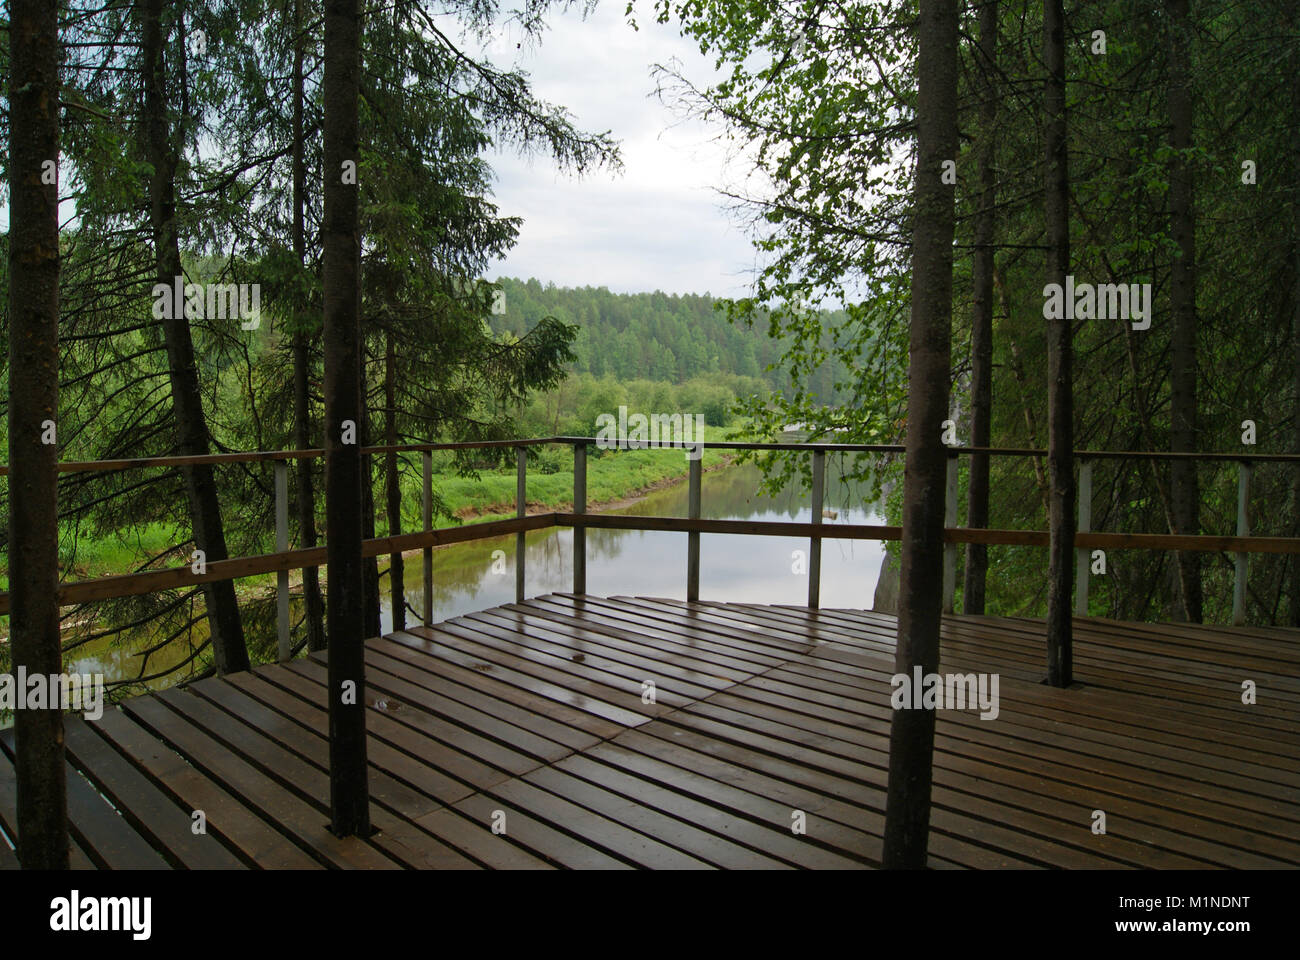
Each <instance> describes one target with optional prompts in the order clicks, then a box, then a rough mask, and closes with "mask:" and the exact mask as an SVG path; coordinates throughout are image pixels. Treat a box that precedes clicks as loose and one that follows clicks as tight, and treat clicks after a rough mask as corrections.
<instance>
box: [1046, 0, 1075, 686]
mask: <svg viewBox="0 0 1300 960" xmlns="http://www.w3.org/2000/svg"><path fill="white" fill-rule="evenodd" d="M1043 63H1044V65H1045V66H1046V67H1047V83H1046V85H1045V89H1044V91H1043V120H1044V138H1043V139H1044V147H1045V152H1046V157H1045V159H1046V164H1045V167H1044V169H1045V180H1044V184H1043V188H1044V189H1043V192H1044V203H1043V208H1044V216H1045V221H1046V225H1047V282H1048V283H1057V284H1060V285H1061V288H1062V289H1064V288H1065V276H1066V274H1067V273H1069V271H1070V178H1069V165H1068V154H1067V143H1066V118H1065V11H1064V8H1063V5H1062V0H1043ZM1060 312H1061V314H1062V315H1061V316H1060V317H1058V318H1056V319H1048V320H1047V321H1046V322H1047V483H1048V510H1047V514H1048V516H1047V524H1048V532H1049V537H1048V539H1049V546H1048V552H1049V553H1050V557H1049V559H1048V572H1047V576H1048V587H1047V680H1048V682H1049V683H1050V684H1052V685H1053V686H1056V687H1064V686H1069V684H1070V683H1071V681H1072V680H1073V676H1074V654H1073V649H1072V647H1073V623H1072V621H1071V619H1070V617H1071V610H1070V600H1071V587H1072V586H1073V582H1074V576H1073V574H1074V458H1073V456H1072V452H1073V448H1074V398H1073V389H1074V384H1073V373H1072V368H1073V364H1074V356H1073V354H1074V345H1073V342H1072V340H1073V330H1072V329H1071V323H1072V321H1070V320H1067V319H1066V318H1065V316H1064V314H1065V311H1060Z"/></svg>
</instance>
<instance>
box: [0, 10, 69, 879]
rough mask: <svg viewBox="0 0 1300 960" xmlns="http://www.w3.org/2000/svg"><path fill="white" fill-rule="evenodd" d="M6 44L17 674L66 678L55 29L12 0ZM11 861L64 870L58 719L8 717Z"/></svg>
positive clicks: (55, 713)
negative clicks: (13, 828) (13, 781)
mask: <svg viewBox="0 0 1300 960" xmlns="http://www.w3.org/2000/svg"><path fill="white" fill-rule="evenodd" d="M9 39H10V52H11V63H10V67H11V73H10V76H9V477H8V481H9V591H10V604H11V607H10V609H11V611H12V612H11V614H10V620H9V626H10V637H9V640H10V650H11V653H12V656H13V669H14V671H15V673H16V672H17V671H18V670H25V671H27V673H28V674H29V675H37V674H39V675H41V676H50V675H57V674H61V673H62V672H63V648H62V643H61V637H60V635H59V601H58V584H59V517H58V459H59V454H58V445H57V443H55V442H53V441H55V440H56V439H57V437H56V436H54V435H52V434H51V433H50V430H51V429H52V427H53V425H54V424H55V423H57V420H58V412H59V185H58V176H57V171H56V169H55V167H54V166H53V165H55V164H57V163H58V158H59V56H60V51H59V28H58V17H57V7H56V5H55V4H52V3H48V2H47V0H13V3H12V6H11V7H10V21H9ZM14 737H15V741H16V753H17V757H16V761H17V762H16V764H15V766H16V770H17V780H18V796H17V815H18V816H17V819H18V859H19V861H20V862H21V863H22V865H23V867H24V869H27V870H66V869H68V792H67V790H68V788H67V777H66V773H65V770H66V767H65V766H64V762H65V756H64V754H65V751H64V744H63V712H62V710H61V709H59V708H58V707H57V706H55V707H54V708H53V709H44V710H39V709H30V710H16V711H15V712H14Z"/></svg>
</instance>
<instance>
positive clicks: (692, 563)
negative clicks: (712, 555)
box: [686, 451, 703, 601]
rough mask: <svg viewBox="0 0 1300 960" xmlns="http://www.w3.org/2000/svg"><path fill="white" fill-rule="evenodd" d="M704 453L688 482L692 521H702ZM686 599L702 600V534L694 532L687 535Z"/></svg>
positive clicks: (689, 517) (693, 466) (688, 507)
mask: <svg viewBox="0 0 1300 960" xmlns="http://www.w3.org/2000/svg"><path fill="white" fill-rule="evenodd" d="M702 460H703V451H701V455H700V457H697V458H696V459H694V460H692V461H691V466H690V474H689V478H688V480H687V486H688V491H687V504H686V516H687V519H690V520H698V519H700V474H701V472H702V471H701V467H700V464H701V461H702ZM686 599H687V600H690V601H695V600H698V599H700V534H699V531H696V530H692V531H690V532H689V533H687V534H686Z"/></svg>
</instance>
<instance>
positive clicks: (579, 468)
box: [573, 443, 587, 595]
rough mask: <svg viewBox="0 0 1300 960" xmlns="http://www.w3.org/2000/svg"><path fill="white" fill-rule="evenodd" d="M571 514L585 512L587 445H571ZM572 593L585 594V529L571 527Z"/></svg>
mask: <svg viewBox="0 0 1300 960" xmlns="http://www.w3.org/2000/svg"><path fill="white" fill-rule="evenodd" d="M573 512H574V513H576V514H578V515H579V516H581V515H582V514H585V513H586V512H587V445H586V444H585V443H575V444H574V445H573ZM573 592H574V593H576V594H579V595H581V594H584V593H586V592H587V528H586V527H584V526H583V525H582V524H580V523H575V524H574V525H573Z"/></svg>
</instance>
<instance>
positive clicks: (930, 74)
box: [883, 0, 958, 869]
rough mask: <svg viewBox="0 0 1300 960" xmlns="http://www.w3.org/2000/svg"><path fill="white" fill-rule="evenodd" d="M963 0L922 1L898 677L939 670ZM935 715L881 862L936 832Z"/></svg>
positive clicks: (906, 780) (901, 769) (899, 763)
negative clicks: (952, 178)
mask: <svg viewBox="0 0 1300 960" xmlns="http://www.w3.org/2000/svg"><path fill="white" fill-rule="evenodd" d="M957 20H958V16H957V0H921V4H920V17H919V22H918V28H917V29H918V42H919V51H918V58H917V77H918V82H919V88H918V94H917V105H916V122H917V136H916V139H917V169H916V188H915V210H914V211H913V218H914V222H913V240H912V322H911V331H910V341H909V368H908V390H907V462H906V469H905V473H904V483H903V549H902V566H901V587H900V590H899V603H898V646H897V649H896V652H895V661H894V662H895V670H896V672H898V673H900V674H904V675H906V676H907V677H909V678H910V677H911V676H912V673H913V668H914V667H920V668H921V670H922V672H923V673H933V672H935V671H936V670H937V669H938V666H939V627H940V623H941V619H942V618H941V609H940V603H939V596H940V593H941V591H942V586H943V512H944V489H945V485H946V478H947V469H948V468H947V452H946V450H945V448H944V445H943V442H942V424H943V421H944V420H945V419H947V417H948V389H949V380H950V376H951V374H950V359H951V338H952V241H953V232H954V217H953V199H954V194H955V190H954V188H953V187H952V185H950V184H945V183H943V179H942V177H943V164H944V162H945V161H950V160H955V159H956V156H957ZM933 753H934V711H933V710H926V709H898V710H895V711H894V715H893V719H892V721H891V723H890V728H889V797H888V804H887V809H886V815H885V838H884V852H883V857H884V865H885V866H886V867H887V868H894V869H919V868H922V867H924V866H925V863H926V847H927V844H928V842H929V833H930V785H931V778H932V769H931V761H932V758H933Z"/></svg>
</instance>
